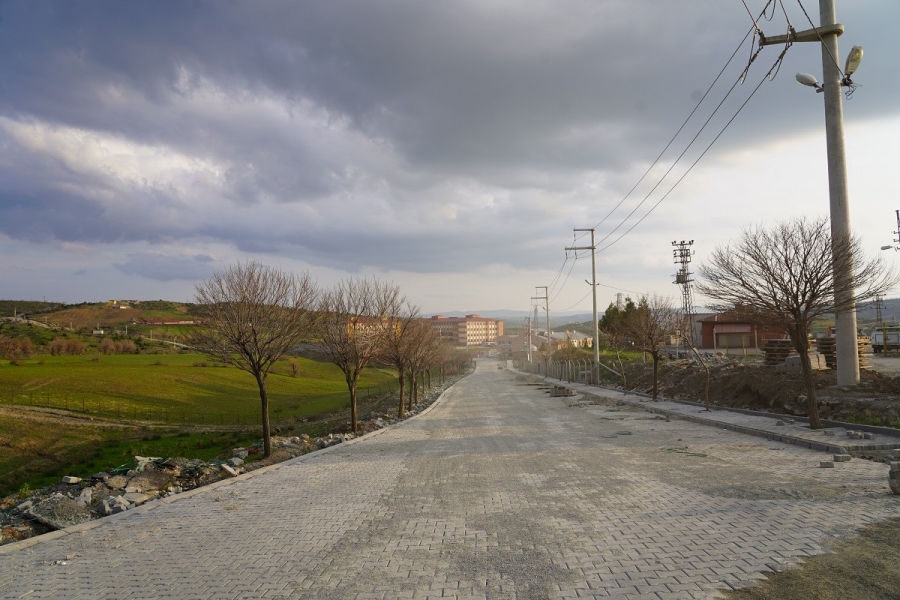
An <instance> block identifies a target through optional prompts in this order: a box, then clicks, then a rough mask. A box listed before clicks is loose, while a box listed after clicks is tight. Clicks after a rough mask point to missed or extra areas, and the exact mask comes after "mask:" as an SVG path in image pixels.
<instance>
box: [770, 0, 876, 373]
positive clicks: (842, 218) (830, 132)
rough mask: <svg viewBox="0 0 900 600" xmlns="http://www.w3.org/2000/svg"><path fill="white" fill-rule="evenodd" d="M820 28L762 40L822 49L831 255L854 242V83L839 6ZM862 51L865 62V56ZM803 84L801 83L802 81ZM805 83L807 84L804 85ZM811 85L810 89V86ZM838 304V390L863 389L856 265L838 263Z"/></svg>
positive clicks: (825, 1)
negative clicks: (849, 155)
mask: <svg viewBox="0 0 900 600" xmlns="http://www.w3.org/2000/svg"><path fill="white" fill-rule="evenodd" d="M819 23H820V24H819V27H816V28H815V29H809V30H806V31H797V32H794V31H791V32H789V33H787V34H785V35H778V36H772V37H763V38H761V40H760V41H761V43H762V44H763V45H771V44H784V43H786V42H788V41H791V42H820V43H821V44H822V79H823V81H822V86H821V88H819V87H817V88H816V89H817V90H818V91H821V92H822V93H823V95H824V97H825V140H826V147H827V151H828V194H829V198H830V210H831V242H832V251H833V252H834V253H838V252H840V251H841V249H842V248H843V246H844V244H845V243H846V242H847V241H849V240H850V239H851V232H850V204H849V193H848V187H847V162H846V153H845V150H844V108H843V104H842V100H841V86H842V85H843V84H845V83H847V82H848V81H849V76H847V77H846V78H844V77H842V76H841V68H840V66H839V64H838V62H837V61H838V60H839V55H838V40H837V39H838V36H839V35H841V34H842V33H844V26H843V25H841V24H839V23H838V22H837V18H836V15H835V9H834V0H819ZM861 54H862V53H861V50H860V56H861ZM798 81H800V79H799V78H798ZM801 83H803V82H802V81H801ZM807 85H809V84H807ZM838 263H840V264H841V265H845V266H841V267H836V268H835V269H834V286H835V290H836V292H835V302H836V303H837V304H838V305H843V306H845V307H846V306H849V308H844V309H843V310H841V311H838V312H837V313H836V314H835V328H834V330H835V350H836V354H837V383H838V385H856V384H858V383H859V354H858V352H859V350H858V347H857V341H856V306H855V305H853V304H852V303H851V299H852V298H853V291H854V290H853V265H852V264H849V261H845V260H841V261H835V263H834V264H838Z"/></svg>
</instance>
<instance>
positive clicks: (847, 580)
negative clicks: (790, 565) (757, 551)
mask: <svg viewBox="0 0 900 600" xmlns="http://www.w3.org/2000/svg"><path fill="white" fill-rule="evenodd" d="M725 598H727V599H728V600H796V599H798V598H816V599H817V600H851V599H856V598H860V599H866V600H889V599H896V598H900V519H893V520H891V521H886V522H883V523H878V524H876V525H870V526H869V527H866V528H865V529H863V530H861V531H860V533H859V535H858V536H856V537H854V538H851V539H849V540H844V541H841V542H838V543H837V544H835V545H834V547H832V548H831V551H830V552H829V553H827V554H820V555H818V556H814V557H812V558H809V559H807V560H806V562H804V563H803V565H802V566H800V567H799V568H796V569H790V570H787V571H783V572H781V573H773V574H771V575H769V577H768V579H766V580H763V581H761V582H760V584H759V585H756V586H753V587H750V588H745V589H742V590H738V591H735V592H730V593H727V594H725Z"/></svg>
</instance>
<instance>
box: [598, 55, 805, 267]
mask: <svg viewBox="0 0 900 600" xmlns="http://www.w3.org/2000/svg"><path fill="white" fill-rule="evenodd" d="M787 50H788V49H787V47H785V49H784V50H782V51H781V54H779V55H778V59H777V60H776V61H775V64H773V65H772V68H771V69H769V71H768V72H767V73H766V75H765V77H763V78H762V79H761V80H760V82H759V83H758V84H756V87H755V88H753V91H752V92H750V95H749V96H747V99H746V100H744V102H743V104H741V105H740V107H738V109H737V112H735V113H734V116H732V117H731V118H730V119H729V120H728V122H727V123H725V125H724V126H723V127H722V129H721V131H719V133H718V134H717V135H716V137H714V138H713V140H712V141H711V142H710V143H709V145H708V146H706V148H705V149H704V150H703V152H702V153H701V154H700V156H698V157H697V159H696V160H694V162H693V163H692V164H691V166H690V167H688V169H687V171H685V172H684V174H683V175H682V176H681V177H679V178H678V180H677V181H676V182H675V184H674V185H673V186H672V187H671V188H669V191H668V192H666V193H665V194H663V197H662V198H660V199H659V200H658V201H657V202H656V204H654V205H653V206H652V207H651V208H650V210H649V211H647V214H645V215H644V216H643V217H641V218H640V219H638V221H637V222H636V223H635V224H634V225H632V226H631V227H629V228H628V229H627V230H626V231H625V232H623V233H622V235H620V236H619V237H617V238H616V239H615V240H613V241H612V242H610V243H609V244H607V245H606V246H604V247H603V248H599V249H598V250H597V252H602V251H603V250H606V249H607V248H609V247H610V246H612V245H613V244H615V243H616V242H618V241H619V240H621V239H622V238H623V237H625V236H626V235H628V234H629V233H630V232H631V231H632V230H633V229H634V228H635V227H637V226H638V225H640V224H641V222H642V221H643V220H644V219H646V218H647V217H648V216H650V213H652V212H653V211H654V210H655V209H656V207H657V206H659V205H660V203H661V202H662V201H663V200H665V199H666V198H668V197H669V194H671V193H672V192H673V191H674V190H675V188H676V187H678V184H680V183H681V182H682V181H683V180H684V178H685V177H687V175H688V173H690V172H691V171H692V170H693V168H694V167H696V166H697V163H698V162H700V160H701V159H702V158H703V157H704V156H706V153H707V152H709V149H710V148H712V147H713V144H715V143H716V142H717V141H718V140H719V138H720V137H722V134H723V133H725V130H726V129H728V126H729V125H731V123H732V122H734V120H735V119H736V118H737V116H738V115H739V114H741V111H742V110H744V107H745V106H747V103H749V102H750V99H751V98H753V96H754V95H755V94H756V92H757V91H758V90H759V88H760V87H762V84H763V83H765V82H766V80H767V79H768V78H769V75H770V74H771V73H772V71H774V70H775V69H776V68H777V67H779V66H780V65H781V61H782V59H783V58H784V55H785V54H786V53H787Z"/></svg>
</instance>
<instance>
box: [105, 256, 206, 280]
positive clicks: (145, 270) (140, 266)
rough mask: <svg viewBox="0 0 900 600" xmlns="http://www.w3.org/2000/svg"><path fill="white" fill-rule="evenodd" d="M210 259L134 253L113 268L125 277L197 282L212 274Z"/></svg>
mask: <svg viewBox="0 0 900 600" xmlns="http://www.w3.org/2000/svg"><path fill="white" fill-rule="evenodd" d="M211 263H212V257H209V256H204V255H195V256H183V255H167V254H161V253H156V252H143V253H135V254H131V255H129V256H128V260H127V261H125V262H124V263H116V264H114V265H113V266H114V267H115V268H116V269H118V270H119V271H120V272H122V273H124V274H126V275H137V276H140V277H144V278H146V279H153V280H156V281H173V280H177V279H181V280H185V281H197V280H200V279H204V278H206V277H209V276H210V275H211V274H212V272H213V267H212V266H211Z"/></svg>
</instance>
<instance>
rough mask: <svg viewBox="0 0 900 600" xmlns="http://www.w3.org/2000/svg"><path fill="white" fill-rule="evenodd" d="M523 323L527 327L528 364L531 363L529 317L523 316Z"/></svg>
mask: <svg viewBox="0 0 900 600" xmlns="http://www.w3.org/2000/svg"><path fill="white" fill-rule="evenodd" d="M525 323H526V325H527V327H528V348H527V350H528V364H531V317H525Z"/></svg>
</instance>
